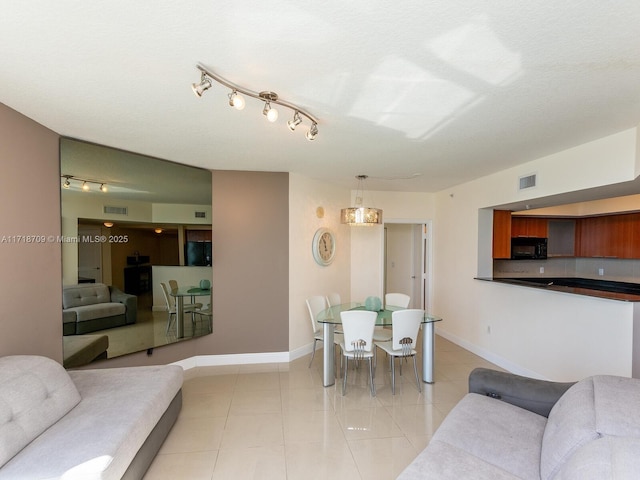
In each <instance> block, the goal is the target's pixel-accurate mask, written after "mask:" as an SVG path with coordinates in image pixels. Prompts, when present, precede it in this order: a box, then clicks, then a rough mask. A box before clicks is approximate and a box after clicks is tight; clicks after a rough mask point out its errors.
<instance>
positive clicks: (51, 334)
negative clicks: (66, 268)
mask: <svg viewBox="0 0 640 480" xmlns="http://www.w3.org/2000/svg"><path fill="white" fill-rule="evenodd" d="M58 139H59V137H58V135H57V134H55V133H54V132H52V131H51V130H48V129H46V128H44V127H43V126H42V125H39V124H37V123H35V122H34V121H32V120H30V119H28V118H27V117H25V116H23V115H21V114H19V113H17V112H16V111H14V110H11V109H10V108H8V107H6V106H5V105H2V104H0V145H2V148H0V165H2V175H1V176H0V182H1V187H0V204H1V205H2V207H1V208H0V265H2V268H1V270H0V272H1V273H0V292H2V297H1V298H2V320H1V323H2V334H0V356H2V355H11V354H39V355H45V356H47V357H50V358H53V359H55V360H57V361H59V362H61V361H62V294H61V292H62V281H61V279H62V270H61V256H60V244H59V243H57V242H56V240H52V239H51V238H49V237H51V236H53V237H57V236H59V235H60V183H59V175H60V169H59V165H58ZM14 235H37V236H43V237H44V240H45V241H44V242H41V243H25V242H24V241H20V242H19V243H12V241H11V239H10V238H9V237H12V236H14ZM3 238H4V241H2V239H3ZM7 239H9V240H7Z"/></svg>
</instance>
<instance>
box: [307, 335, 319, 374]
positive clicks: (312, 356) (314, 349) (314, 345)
mask: <svg viewBox="0 0 640 480" xmlns="http://www.w3.org/2000/svg"><path fill="white" fill-rule="evenodd" d="M317 341H318V339H317V338H314V339H313V353H312V354H311V361H310V362H309V368H311V364H312V363H313V358H314V357H315V356H316V342H317Z"/></svg>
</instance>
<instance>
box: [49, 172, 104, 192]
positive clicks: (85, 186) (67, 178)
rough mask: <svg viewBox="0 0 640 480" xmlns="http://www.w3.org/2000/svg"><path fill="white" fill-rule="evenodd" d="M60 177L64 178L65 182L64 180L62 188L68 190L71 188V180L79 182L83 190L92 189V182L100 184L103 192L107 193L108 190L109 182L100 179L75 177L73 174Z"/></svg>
mask: <svg viewBox="0 0 640 480" xmlns="http://www.w3.org/2000/svg"><path fill="white" fill-rule="evenodd" d="M60 178H64V182H62V188H64V189H66V190H69V189H70V188H71V180H74V181H76V182H78V183H79V187H80V189H81V190H82V191H83V192H89V191H91V185H90V184H92V183H95V184H96V185H100V191H101V192H102V193H107V191H108V188H107V184H106V183H104V182H101V181H99V180H87V179H84V178H78V177H74V176H73V175H60Z"/></svg>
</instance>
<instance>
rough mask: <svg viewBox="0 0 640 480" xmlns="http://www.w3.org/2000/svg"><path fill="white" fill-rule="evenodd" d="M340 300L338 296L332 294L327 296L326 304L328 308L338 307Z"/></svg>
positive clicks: (337, 294) (334, 293)
mask: <svg viewBox="0 0 640 480" xmlns="http://www.w3.org/2000/svg"><path fill="white" fill-rule="evenodd" d="M341 303H342V300H341V299H340V294H339V293H336V292H332V293H330V294H329V295H327V304H328V305H329V306H330V307H335V306H336V305H340V304H341Z"/></svg>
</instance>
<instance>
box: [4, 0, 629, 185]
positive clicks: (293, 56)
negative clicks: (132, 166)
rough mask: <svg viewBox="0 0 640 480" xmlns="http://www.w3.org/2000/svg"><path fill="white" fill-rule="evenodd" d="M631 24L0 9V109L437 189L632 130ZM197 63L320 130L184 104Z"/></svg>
mask: <svg viewBox="0 0 640 480" xmlns="http://www.w3.org/2000/svg"><path fill="white" fill-rule="evenodd" d="M639 25H640V2H639V1H637V0H632V1H630V0H620V1H616V2H605V1H602V0H597V1H595V0H594V1H590V0H589V1H587V0H582V1H579V0H573V1H565V2H558V1H557V0H553V1H550V0H539V1H535V2H524V1H510V2H505V1H496V0H494V1H482V2H478V1H473V2H472V1H456V0H433V1H423V0H420V1H405V2H390V1H388V0H368V1H366V2H364V1H361V0H354V1H349V2H345V1H333V0H327V1H324V2H294V1H286V0H273V1H270V2H265V1H257V0H251V1H241V0H236V1H233V2H231V1H226V0H219V1H211V0H208V1H204V0H193V1H190V2H176V1H168V0H156V1H150V0H146V1H132V0H110V1H104V0H93V1H84V2H82V1H64V0H63V1H56V2H52V1H50V0H21V1H19V2H17V1H16V2H4V4H3V5H2V13H1V14H0V102H2V103H4V104H6V105H8V106H9V107H11V108H14V109H15V110H17V111H19V112H21V113H23V114H25V115H27V116H28V117H30V118H32V119H34V120H36V121H38V122H40V123H41V124H43V125H45V126H46V127H49V128H51V129H52V130H54V131H56V132H58V133H60V134H62V135H65V136H70V137H74V138H78V139H83V140H87V141H90V142H95V143H99V144H104V145H108V146H114V147H118V148H121V149H124V150H128V151H132V152H138V153H143V154H148V155H152V156H154V157H158V158H164V159H168V160H172V161H175V162H180V163H185V164H188V165H194V166H200V167H206V168H210V169H236V170H268V171H288V172H295V173H300V174H304V175H307V176H310V177H313V178H318V179H324V180H327V181H330V182H334V183H337V184H341V185H344V186H350V187H352V188H354V187H355V186H356V182H355V179H354V176H355V175H357V174H368V175H370V176H371V177H374V178H371V179H370V180H369V181H368V182H367V185H366V187H367V188H369V189H381V190H406V191H438V190H442V189H444V188H447V187H449V186H452V185H456V184H459V183H461V182H464V181H468V180H470V179H473V178H477V177H480V176H483V175H487V174H490V173H492V172H495V171H498V170H502V169H504V168H507V167H510V166H513V165H515V164H518V163H524V162H526V161H529V160H532V159H535V158H538V157H541V156H544V155H547V154H550V153H553V152H556V151H559V150H562V149H565V148H568V147H571V146H574V145H577V144H580V143H584V142H586V141H590V140H593V139H596V138H600V137H603V136H606V135H609V134H611V133H614V132H617V131H621V130H623V129H627V128H631V127H634V126H636V125H638V124H639V123H640V36H639V35H638V26H639ZM197 63H202V64H203V65H205V66H207V67H208V68H210V69H211V70H212V71H214V72H216V73H217V74H219V75H221V76H223V77H225V78H226V79H228V80H230V81H232V82H234V83H236V84H239V85H242V86H244V87H246V88H248V89H250V90H253V91H261V90H272V91H274V92H277V93H278V94H279V95H280V97H281V98H282V99H284V100H286V101H288V102H292V103H295V104H298V105H299V106H301V107H302V108H304V109H305V110H307V111H309V112H310V113H311V114H313V115H314V116H316V117H317V118H318V119H319V125H318V128H319V131H320V133H319V135H318V138H317V139H316V140H315V141H314V142H308V141H307V140H305V138H304V129H303V131H298V130H296V131H295V132H293V133H292V132H290V131H289V130H288V129H287V128H286V125H285V124H286V121H287V120H288V119H289V118H290V115H288V114H287V113H286V111H285V109H283V108H280V119H279V120H278V122H277V123H276V124H268V123H267V122H266V120H265V119H264V117H263V116H262V115H261V110H262V102H260V101H257V100H253V99H247V106H246V108H245V109H244V110H243V111H241V112H238V111H235V110H234V109H232V108H229V106H228V104H227V96H226V95H227V93H228V92H229V90H228V89H226V88H224V87H222V86H220V85H217V84H216V85H214V86H213V87H212V88H211V89H210V90H209V91H207V92H206V93H205V94H204V95H203V97H202V98H200V99H198V98H196V97H195V96H194V95H193V93H192V92H191V89H190V84H191V83H193V82H196V81H197V80H199V72H198V70H196V68H195V65H196V64H197ZM603 161H606V159H603ZM416 174H419V175H416ZM375 177H379V178H375ZM396 177H413V178H411V179H410V180H397V179H396V180H389V179H387V180H384V179H382V178H396Z"/></svg>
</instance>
